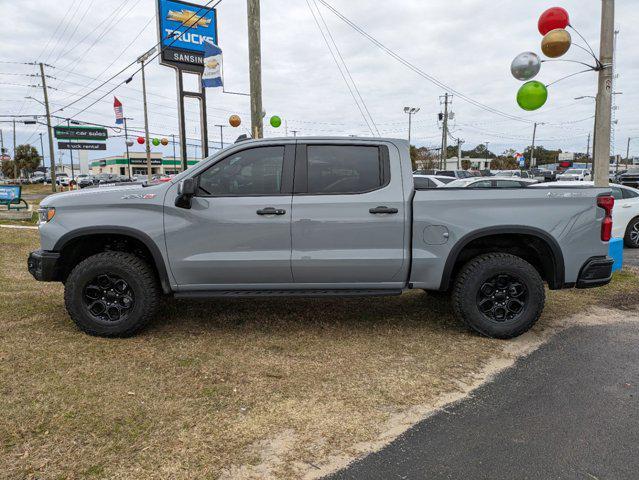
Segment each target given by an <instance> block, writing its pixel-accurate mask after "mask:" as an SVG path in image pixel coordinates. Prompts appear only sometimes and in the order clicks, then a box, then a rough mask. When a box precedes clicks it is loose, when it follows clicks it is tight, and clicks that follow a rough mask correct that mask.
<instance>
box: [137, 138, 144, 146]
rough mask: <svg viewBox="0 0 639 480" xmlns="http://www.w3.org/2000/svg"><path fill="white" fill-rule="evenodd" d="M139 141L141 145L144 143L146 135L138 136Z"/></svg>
mask: <svg viewBox="0 0 639 480" xmlns="http://www.w3.org/2000/svg"><path fill="white" fill-rule="evenodd" d="M138 143H139V144H140V145H142V144H144V137H138Z"/></svg>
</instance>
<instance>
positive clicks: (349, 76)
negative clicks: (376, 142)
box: [313, 0, 379, 136]
mask: <svg viewBox="0 0 639 480" xmlns="http://www.w3.org/2000/svg"><path fill="white" fill-rule="evenodd" d="M313 5H314V6H315V9H316V10H317V13H318V14H319V17H320V19H321V20H322V23H323V24H324V28H325V29H326V33H328V36H329V38H330V39H331V42H332V44H333V47H335V51H336V52H337V55H338V56H339V58H340V60H341V61H342V65H343V66H344V69H345V70H346V74H347V75H348V78H350V80H351V83H352V84H353V88H354V89H355V92H356V93H357V96H358V98H359V100H360V102H361V103H362V106H363V107H364V110H366V114H367V115H368V118H369V119H370V121H371V124H372V125H373V127H374V128H375V131H376V132H377V135H378V136H379V130H378V128H377V125H376V124H375V120H374V119H373V116H372V115H371V112H370V111H369V110H368V107H367V106H366V102H365V101H364V98H363V97H362V94H361V93H360V91H359V88H357V83H355V80H354V79H353V76H352V75H351V71H350V69H349V68H348V64H347V63H346V61H345V60H344V57H343V56H342V53H341V52H340V50H339V47H338V46H337V42H336V41H335V39H334V38H333V34H332V33H331V30H330V28H328V25H327V24H326V20H324V16H323V15H322V12H321V10H320V9H319V8H318V7H317V3H316V1H315V0H313ZM318 26H319V25H318ZM320 31H321V30H320Z"/></svg>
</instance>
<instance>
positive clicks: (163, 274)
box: [53, 225, 172, 294]
mask: <svg viewBox="0 0 639 480" xmlns="http://www.w3.org/2000/svg"><path fill="white" fill-rule="evenodd" d="M110 234H111V235H123V236H127V237H132V238H135V239H136V240H138V241H140V242H141V243H142V244H144V246H146V248H147V249H148V250H149V252H151V256H152V257H153V263H154V264H155V265H154V266H155V268H156V270H157V272H158V275H159V277H160V285H161V286H162V291H163V292H164V293H166V294H169V293H171V291H172V290H171V282H170V280H169V274H168V271H167V268H166V264H165V262H164V257H163V256H162V253H161V252H160V248H159V247H158V245H157V244H156V243H155V242H154V241H153V240H152V239H151V237H149V236H148V235H147V234H146V233H144V232H142V231H140V230H136V229H135V228H130V227H121V226H115V225H114V226H99V227H83V228H78V229H76V230H72V231H70V232H67V233H65V234H64V235H62V236H61V237H60V238H59V239H58V241H57V242H56V243H55V246H54V247H53V251H54V252H62V249H63V248H64V247H65V246H66V245H67V244H68V243H69V242H70V241H72V240H75V239H77V238H81V237H88V236H91V235H110Z"/></svg>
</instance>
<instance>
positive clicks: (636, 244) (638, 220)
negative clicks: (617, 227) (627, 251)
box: [623, 217, 639, 248]
mask: <svg viewBox="0 0 639 480" xmlns="http://www.w3.org/2000/svg"><path fill="white" fill-rule="evenodd" d="M635 227H636V228H637V230H639V217H635V218H633V219H632V220H630V222H629V223H628V226H627V227H626V233H625V234H624V236H623V243H624V245H625V246H626V247H628V248H639V239H637V240H633V239H632V234H633V229H635Z"/></svg>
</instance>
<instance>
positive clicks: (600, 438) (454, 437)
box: [329, 324, 639, 480]
mask: <svg viewBox="0 0 639 480" xmlns="http://www.w3.org/2000/svg"><path fill="white" fill-rule="evenodd" d="M638 345H639V331H638V329H637V326H636V324H614V325H607V326H584V327H573V328H570V329H568V330H566V331H564V332H563V333H560V334H559V335H557V336H556V337H554V338H553V339H552V340H551V341H550V342H549V343H547V344H546V345H544V346H543V347H541V348H540V349H539V350H537V351H535V352H534V353H532V354H531V355H529V356H528V357H526V358H523V359H521V360H519V361H518V362H517V363H516V365H515V366H514V367H513V368H510V369H508V370H507V371H505V372H503V373H501V374H500V375H498V376H497V378H496V379H495V381H493V382H491V383H489V384H486V385H485V386H483V387H481V388H480V389H478V390H477V391H476V392H475V393H474V395H473V396H472V397H469V398H467V399H465V400H463V401H461V402H459V403H457V404H454V405H453V406H450V407H448V408H447V409H446V411H441V412H439V413H437V414H435V415H434V416H432V417H430V418H428V419H426V420H424V421H422V422H420V423H418V424H417V425H416V426H414V427H413V428H411V429H410V430H409V431H408V432H406V433H405V434H404V435H402V436H401V437H399V438H398V439H396V440H395V441H394V442H393V443H391V444H390V445H388V446H387V447H386V448H384V449H382V450H381V451H380V452H377V453H374V454H371V455H369V456H367V457H365V458H364V459H362V460H361V461H358V462H356V463H354V464H352V465H351V466H350V467H348V468H346V469H345V470H342V471H340V472H338V473H336V474H335V475H333V476H331V477H329V478H330V479H332V480H337V479H367V480H374V479H380V480H382V479H383V480H389V479H420V480H423V479H429V480H430V479H473V480H475V479H491V480H492V479H504V480H512V479H535V480H537V479H591V480H592V479H600V480H604V479H615V480H619V479H637V478H639V348H637V347H638Z"/></svg>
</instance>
